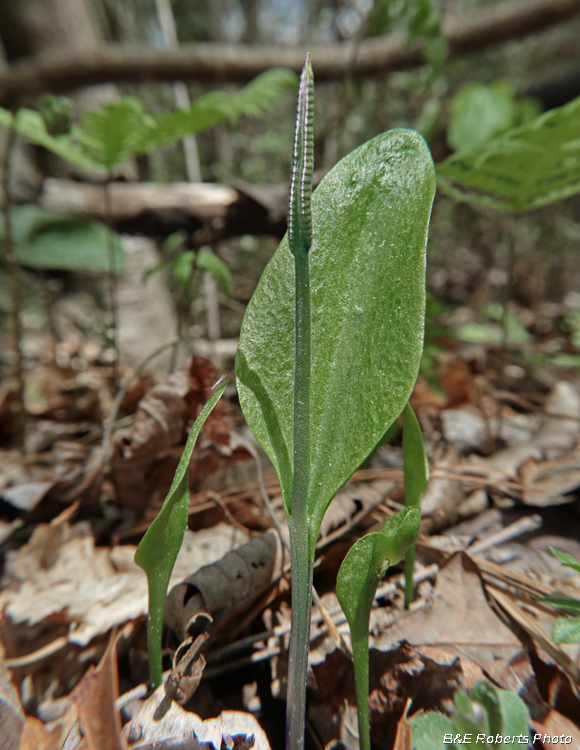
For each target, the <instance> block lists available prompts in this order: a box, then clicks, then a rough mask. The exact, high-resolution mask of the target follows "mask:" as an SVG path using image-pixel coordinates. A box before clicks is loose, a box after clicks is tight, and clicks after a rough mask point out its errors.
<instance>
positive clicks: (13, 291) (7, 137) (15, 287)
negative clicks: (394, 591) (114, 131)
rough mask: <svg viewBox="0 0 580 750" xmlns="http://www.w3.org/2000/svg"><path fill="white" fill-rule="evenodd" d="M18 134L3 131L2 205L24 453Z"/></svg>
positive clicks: (19, 431)
mask: <svg viewBox="0 0 580 750" xmlns="http://www.w3.org/2000/svg"><path fill="white" fill-rule="evenodd" d="M14 140H15V132H14V127H13V126H12V125H8V126H7V127H6V129H5V131H4V148H3V149H2V165H1V169H2V206H3V214H4V255H5V257H6V263H7V265H8V274H9V284H10V333H11V339H12V353H13V357H14V362H13V366H12V377H13V382H14V386H13V388H14V393H15V394H16V404H15V406H16V438H17V442H18V446H19V447H20V449H21V450H22V452H23V453H24V452H25V449H26V446H25V438H26V411H25V405H24V369H23V358H22V325H21V322H20V311H21V306H22V289H21V286H20V268H19V266H18V261H17V260H16V253H15V251H14V241H13V238H12V216H11V200H10V157H11V155H12V149H13V147H14Z"/></svg>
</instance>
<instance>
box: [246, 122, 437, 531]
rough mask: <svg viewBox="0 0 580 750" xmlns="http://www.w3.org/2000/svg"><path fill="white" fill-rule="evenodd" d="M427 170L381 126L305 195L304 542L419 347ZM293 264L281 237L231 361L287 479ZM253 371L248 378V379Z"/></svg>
mask: <svg viewBox="0 0 580 750" xmlns="http://www.w3.org/2000/svg"><path fill="white" fill-rule="evenodd" d="M434 188H435V185H434V173H433V165H432V161H431V157H430V154H429V151H428V149H427V147H426V145H425V143H424V141H423V139H422V138H421V137H420V136H419V135H418V134H417V133H414V132H412V131H405V130H395V131H390V132H388V133H384V134H382V135H380V136H377V137H376V138H374V139H373V140H372V141H369V142H368V143H366V144H364V145H363V146H361V147H360V148H359V149H357V150H356V151H355V152H353V153H352V154H349V155H348V156H347V157H345V158H344V159H343V160H342V161H341V162H339V164H338V165H337V166H336V167H335V168H334V169H333V170H332V171H331V172H330V173H329V174H328V175H327V176H326V177H325V178H324V180H323V181H322V182H321V183H320V185H319V186H318V188H317V190H316V191H315V192H314V194H313V196H312V216H313V238H314V239H313V244H312V248H311V250H310V252H309V259H310V283H311V306H312V372H311V405H312V412H311V445H312V470H311V483H310V500H309V513H310V516H311V544H312V540H313V539H315V537H316V533H317V530H318V527H319V525H320V521H321V519H322V517H323V515H324V512H325V510H326V508H327V506H328V504H329V503H330V501H331V500H332V498H333V496H334V494H335V493H336V491H337V490H338V489H339V487H341V486H342V484H344V482H345V481H346V480H347V479H348V477H349V476H350V475H351V474H352V472H353V471H354V470H355V469H356V468H357V466H359V465H360V463H361V462H362V461H363V460H364V458H365V457H366V456H367V455H368V454H369V453H370V451H371V450H372V448H373V447H374V446H375V445H376V444H377V442H378V440H379V439H380V438H381V437H382V435H383V434H384V432H385V428H386V426H387V425H389V424H391V423H392V422H393V421H394V420H395V419H396V417H397V416H398V415H399V414H400V412H401V411H402V409H403V406H404V405H405V403H406V401H407V400H408V398H409V395H410V392H411V390H412V387H413V384H414V382H415V379H416V376H417V372H418V368H419V362H420V357H421V351H422V345H423V325H424V323H423V321H424V313H425V281H424V280H425V245H426V237H427V226H428V221H429V216H430V212H431V205H432V201H433V195H434ZM293 315H294V268H293V258H292V255H291V253H290V251H289V249H288V242H287V239H284V240H283V241H282V243H281V244H280V246H279V248H278V250H277V251H276V253H275V254H274V257H273V258H272V260H271V261H270V263H269V265H268V266H267V268H266V271H265V272H264V274H263V275H262V279H261V280H260V283H259V285H258V287H257V289H256V292H255V293H254V296H253V298H252V300H251V301H250V305H249V306H248V310H247V312H246V316H245V317H244V322H243V324H242V332H241V336H240V347H239V350H238V359H237V362H236V371H237V373H238V388H239V393H240V402H241V404H242V409H243V411H244V414H245V416H246V419H247V421H248V424H249V426H250V428H251V429H252V431H253V432H254V434H255V435H256V437H257V439H258V440H259V442H260V443H261V444H262V446H263V447H264V449H265V450H266V453H268V455H269V457H270V459H271V460H272V461H273V463H274V465H275V467H276V470H277V471H278V475H279V477H280V483H281V488H282V495H283V498H284V502H285V506H286V510H287V512H288V511H289V496H290V490H291V486H292V455H293V437H292V429H293V428H292V423H293V412H292V392H293V391H292V389H293V372H294V362H293V347H294V340H293V329H294V319H293ZM250 381H251V382H250Z"/></svg>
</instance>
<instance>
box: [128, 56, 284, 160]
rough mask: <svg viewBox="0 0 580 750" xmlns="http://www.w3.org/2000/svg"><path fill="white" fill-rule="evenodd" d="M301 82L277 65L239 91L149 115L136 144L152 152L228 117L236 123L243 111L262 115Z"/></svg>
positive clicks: (212, 94)
mask: <svg viewBox="0 0 580 750" xmlns="http://www.w3.org/2000/svg"><path fill="white" fill-rule="evenodd" d="M297 82H298V79H297V77H296V75H295V74H294V73H293V72H292V71H291V70H288V69H287V68H274V69H272V70H268V71H266V72H265V73H262V74H261V75H259V76H257V78H255V79H254V80H253V81H251V82H250V83H249V84H248V85H247V86H245V87H244V88H243V89H241V90H240V91H238V92H236V93H235V94H226V93H223V92H220V91H212V92H210V93H209V94H204V96H200V97H199V99H196V101H194V102H193V104H192V105H191V107H190V108H189V109H177V110H175V112H171V113H169V114H164V115H158V116H154V117H150V118H148V120H147V122H145V123H144V124H143V128H142V129H141V131H140V133H139V135H138V138H137V139H136V144H135V148H136V150H137V152H139V153H149V152H150V151H153V150H154V149H156V148H159V147H160V146H165V145H167V144H169V143H174V142H175V141H177V140H180V139H181V138H183V137H184V136H185V135H188V134H189V133H199V132H201V131H202V130H206V129H207V128H211V127H212V126H214V125H217V124H218V123H220V122H223V121H224V120H226V121H229V122H230V123H235V122H236V120H237V119H238V117H240V115H251V116H253V117H258V116H260V115H261V114H262V112H264V110H266V109H270V108H271V107H273V105H274V104H275V102H276V101H277V100H278V99H279V98H280V96H281V94H282V93H283V92H284V91H285V90H286V89H288V88H295V87H296V85H297Z"/></svg>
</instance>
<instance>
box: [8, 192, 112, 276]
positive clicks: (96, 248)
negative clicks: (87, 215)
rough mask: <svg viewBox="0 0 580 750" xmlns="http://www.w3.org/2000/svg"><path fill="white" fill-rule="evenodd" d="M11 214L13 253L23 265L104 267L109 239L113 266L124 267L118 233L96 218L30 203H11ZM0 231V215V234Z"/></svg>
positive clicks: (66, 267)
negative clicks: (72, 214)
mask: <svg viewBox="0 0 580 750" xmlns="http://www.w3.org/2000/svg"><path fill="white" fill-rule="evenodd" d="M11 216H12V231H13V239H14V245H15V250H16V257H17V259H18V262H19V263H20V264H21V265H23V266H30V267H31V268H54V269H62V270H66V271H74V270H85V271H108V270H109V248H108V242H111V243H112V249H113V269H114V270H115V271H117V272H120V271H122V270H123V269H124V266H125V256H124V254H123V249H122V247H121V244H120V242H119V237H118V235H117V234H115V233H114V232H110V231H109V230H108V229H107V228H106V227H105V226H103V225H102V224H99V223H98V222H95V221H89V220H87V219H81V218H79V217H78V216H69V215H68V214H61V213H58V212H56V211H49V210H47V209H45V208H41V207H40V206H34V205H24V206H14V207H13V208H12V209H11ZM3 231H4V222H3V217H0V237H1V236H2V235H3Z"/></svg>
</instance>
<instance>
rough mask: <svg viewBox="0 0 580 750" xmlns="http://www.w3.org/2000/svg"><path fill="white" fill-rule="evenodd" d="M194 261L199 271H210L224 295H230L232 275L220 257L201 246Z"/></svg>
mask: <svg viewBox="0 0 580 750" xmlns="http://www.w3.org/2000/svg"><path fill="white" fill-rule="evenodd" d="M195 263H196V265H197V267H198V268H199V270H200V271H207V272H208V273H211V275H212V276H213V277H214V279H215V280H216V281H217V283H218V284H219V285H220V286H221V288H222V289H223V291H224V294H225V295H226V296H228V297H229V296H230V291H231V288H232V275H231V273H230V270H229V268H228V267H227V266H226V264H225V263H224V262H223V260H222V259H221V258H218V256H217V255H215V254H214V253H212V252H210V251H209V250H204V249H203V248H202V249H201V250H199V251H198V253H197V258H196V260H195Z"/></svg>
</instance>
